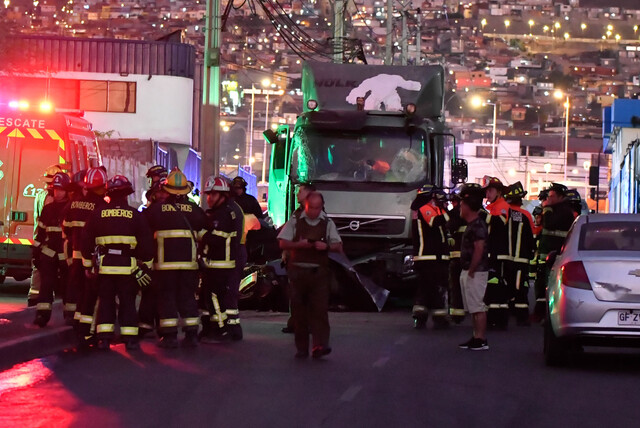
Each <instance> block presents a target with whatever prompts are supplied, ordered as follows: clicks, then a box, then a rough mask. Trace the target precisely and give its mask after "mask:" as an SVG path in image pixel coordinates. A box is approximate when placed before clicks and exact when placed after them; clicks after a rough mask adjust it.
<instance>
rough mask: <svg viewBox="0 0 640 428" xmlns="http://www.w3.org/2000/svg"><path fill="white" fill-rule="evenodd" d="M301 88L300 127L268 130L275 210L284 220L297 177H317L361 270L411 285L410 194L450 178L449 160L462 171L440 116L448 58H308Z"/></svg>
mask: <svg viewBox="0 0 640 428" xmlns="http://www.w3.org/2000/svg"><path fill="white" fill-rule="evenodd" d="M302 91H303V96H304V110H303V113H302V114H301V115H300V116H299V117H298V119H297V122H296V124H295V128H294V129H293V130H291V129H290V128H289V126H288V125H282V126H280V127H279V128H278V130H277V131H275V132H273V131H266V132H265V137H266V138H267V140H268V141H269V142H271V143H272V155H271V165H270V166H271V168H270V172H269V201H268V211H269V214H270V215H271V217H272V218H273V220H274V223H275V224H276V225H278V226H279V225H281V224H283V223H284V222H285V221H286V220H287V219H288V218H289V216H290V215H291V213H292V212H293V210H295V208H296V199H295V194H296V185H297V184H299V183H312V184H314V185H315V187H316V188H317V189H318V190H319V191H321V192H322V194H323V195H324V199H325V210H326V212H327V213H328V215H329V217H331V218H332V219H333V221H334V222H335V223H336V225H337V227H338V230H339V232H340V234H341V236H342V239H343V241H344V249H345V253H346V255H347V256H348V258H349V260H350V261H351V263H352V264H353V265H354V266H355V267H356V270H357V271H358V272H362V273H366V274H367V275H368V276H371V277H372V278H373V279H374V280H375V282H376V283H378V284H380V285H382V286H383V287H384V288H386V289H388V290H393V289H395V288H397V287H403V286H406V281H405V280H406V279H409V278H411V277H412V274H413V272H412V270H411V252H412V251H411V210H410V205H411V202H412V201H413V199H414V198H415V196H416V192H417V190H418V189H419V188H420V187H421V186H423V185H424V184H426V183H431V184H434V185H437V186H441V187H443V186H446V185H448V184H449V183H450V179H449V176H448V175H449V173H448V170H449V169H450V168H451V167H453V169H454V170H455V172H456V173H460V171H458V169H459V168H458V166H457V165H458V164H459V163H460V162H461V161H457V160H456V159H455V141H454V138H453V136H452V135H451V134H447V133H445V125H444V118H443V116H442V108H443V94H444V69H443V67H442V66H439V65H430V66H415V67H414V66H375V65H360V64H328V63H317V62H307V63H305V64H304V66H303V72H302ZM445 175H446V176H447V177H446V178H445ZM457 175H459V174H457Z"/></svg>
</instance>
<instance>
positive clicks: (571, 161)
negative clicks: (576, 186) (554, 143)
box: [567, 152, 578, 166]
mask: <svg viewBox="0 0 640 428" xmlns="http://www.w3.org/2000/svg"><path fill="white" fill-rule="evenodd" d="M567 165H568V166H576V165H578V154H577V153H576V152H569V153H567Z"/></svg>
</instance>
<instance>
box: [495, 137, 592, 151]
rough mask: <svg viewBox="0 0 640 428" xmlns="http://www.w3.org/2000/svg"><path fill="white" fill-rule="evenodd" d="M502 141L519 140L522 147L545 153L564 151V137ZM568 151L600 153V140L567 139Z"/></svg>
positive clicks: (522, 138)
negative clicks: (538, 149) (535, 148)
mask: <svg viewBox="0 0 640 428" xmlns="http://www.w3.org/2000/svg"><path fill="white" fill-rule="evenodd" d="M503 139H508V140H509V139H513V140H520V145H521V146H522V147H527V146H529V147H532V146H535V147H543V148H544V149H545V151H556V152H563V151H564V137H563V136H562V135H560V134H557V135H544V134H543V135H541V136H539V137H538V136H537V135H534V136H518V137H513V138H509V137H504V138H503ZM569 151H570V152H579V153H602V139H601V138H579V137H569Z"/></svg>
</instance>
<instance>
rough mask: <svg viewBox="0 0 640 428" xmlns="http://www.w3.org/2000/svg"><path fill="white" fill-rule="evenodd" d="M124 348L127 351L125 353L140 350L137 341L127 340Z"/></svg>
mask: <svg viewBox="0 0 640 428" xmlns="http://www.w3.org/2000/svg"><path fill="white" fill-rule="evenodd" d="M124 347H125V348H126V349H127V351H137V350H138V349H140V341H139V340H138V339H128V340H127V341H126V342H125V343H124Z"/></svg>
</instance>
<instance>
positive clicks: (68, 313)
mask: <svg viewBox="0 0 640 428" xmlns="http://www.w3.org/2000/svg"><path fill="white" fill-rule="evenodd" d="M86 175H87V170H86V169H83V170H80V171H78V172H76V173H75V174H73V177H72V178H71V183H70V184H69V186H68V187H67V195H68V198H69V202H68V205H67V206H66V207H65V216H64V219H63V221H62V233H63V237H64V238H65V241H64V253H65V255H66V259H67V266H68V271H67V272H68V275H67V284H66V286H65V290H64V295H65V305H64V319H65V323H66V324H67V325H75V324H76V322H77V321H79V320H80V312H79V311H78V303H79V299H80V296H79V294H80V292H81V291H82V287H83V284H84V269H83V268H82V256H81V255H80V252H79V251H78V253H76V256H77V257H76V258H75V259H74V257H73V256H74V254H73V242H72V241H73V237H72V234H73V233H72V230H73V229H72V228H73V227H75V226H71V227H70V225H69V220H68V216H69V211H70V210H71V207H72V206H73V203H74V202H76V201H79V200H80V199H81V198H82V197H83V192H84V189H83V187H82V185H83V181H84V177H85V176H86ZM78 250H79V248H78Z"/></svg>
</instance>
